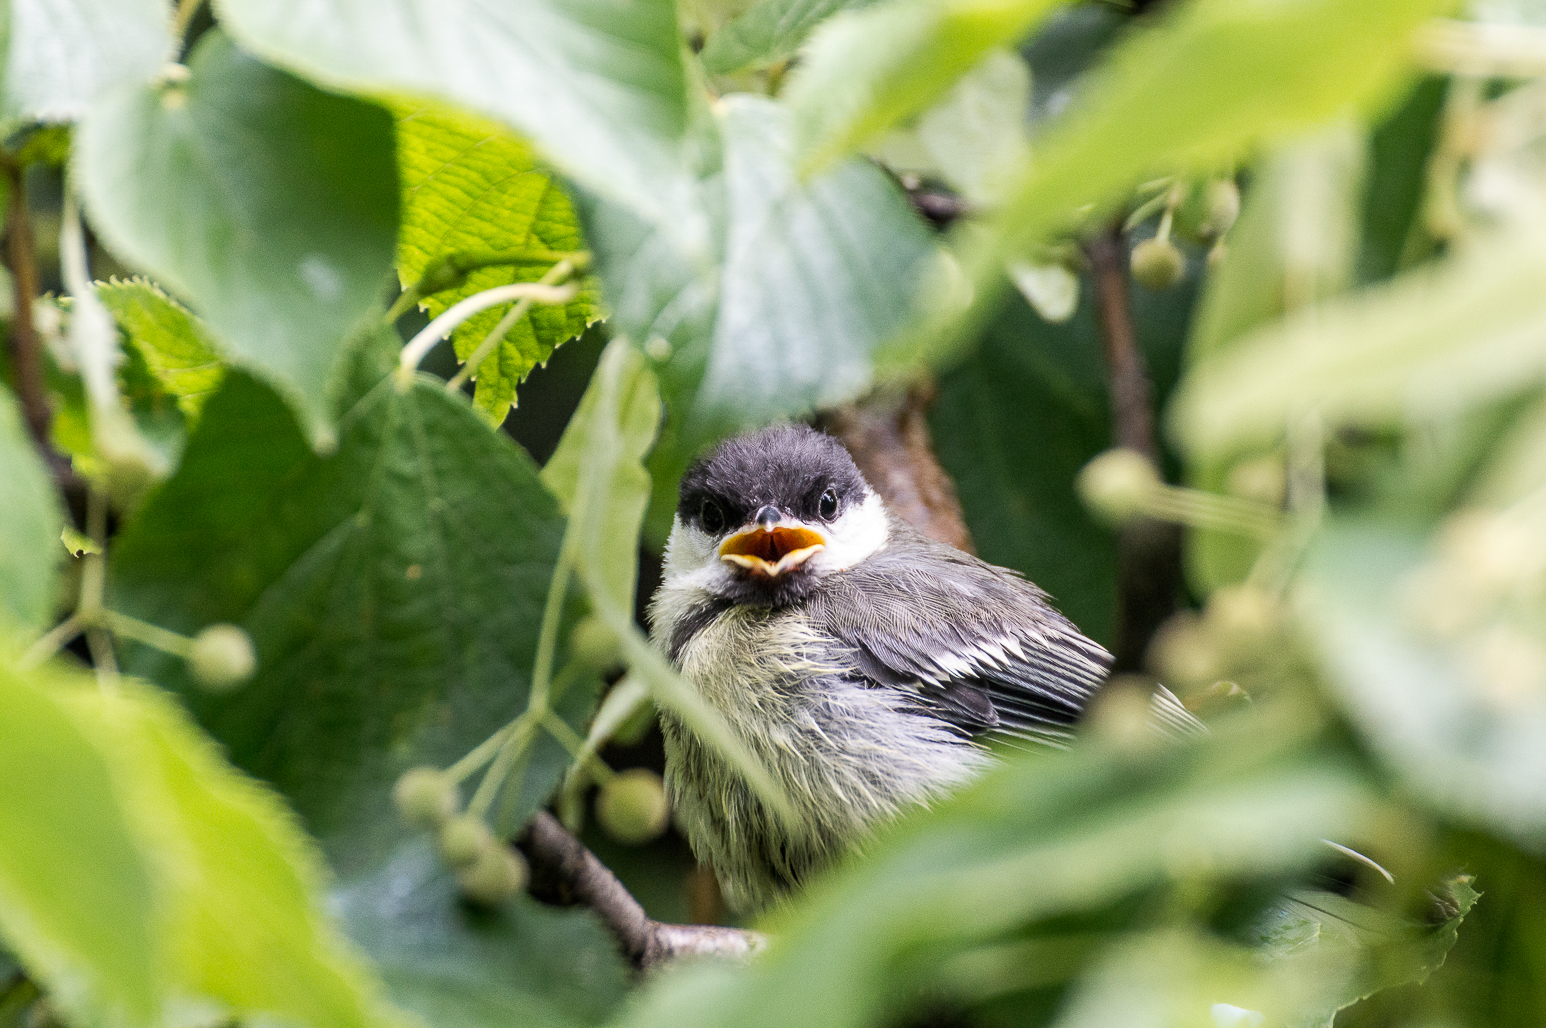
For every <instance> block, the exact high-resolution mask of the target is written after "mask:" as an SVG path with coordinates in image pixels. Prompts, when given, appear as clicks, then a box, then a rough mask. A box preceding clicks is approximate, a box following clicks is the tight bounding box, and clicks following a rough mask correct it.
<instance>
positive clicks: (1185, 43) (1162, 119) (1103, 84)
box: [975, 0, 1454, 281]
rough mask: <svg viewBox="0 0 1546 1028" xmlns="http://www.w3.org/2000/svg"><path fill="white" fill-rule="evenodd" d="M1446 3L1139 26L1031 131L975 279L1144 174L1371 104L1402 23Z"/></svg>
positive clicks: (1220, 6) (1381, 91)
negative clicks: (1076, 94) (1028, 157)
mask: <svg viewBox="0 0 1546 1028" xmlns="http://www.w3.org/2000/svg"><path fill="white" fill-rule="evenodd" d="M1453 6H1454V4H1453V2H1452V0H1370V2H1368V3H1365V4H1363V5H1362V6H1361V7H1360V9H1359V17H1358V18H1357V19H1356V20H1355V21H1349V20H1348V19H1347V18H1346V9H1345V7H1344V5H1343V4H1341V3H1338V2H1336V0H1304V2H1299V3H1291V4H1284V3H1279V2H1277V0H1197V2H1195V3H1191V4H1188V5H1185V6H1182V7H1178V8H1176V9H1175V10H1174V11H1172V12H1171V13H1170V16H1169V17H1168V18H1165V19H1163V20H1160V21H1157V22H1155V23H1153V24H1152V25H1151V26H1150V27H1149V28H1147V29H1146V30H1144V31H1137V32H1134V33H1133V34H1132V35H1131V36H1130V37H1129V38H1128V39H1127V40H1126V41H1125V42H1123V43H1122V44H1121V45H1120V46H1119V47H1118V48H1117V49H1116V50H1114V51H1113V53H1112V56H1111V57H1110V59H1109V60H1108V61H1107V62H1106V63H1105V64H1104V65H1103V66H1102V67H1101V69H1100V70H1099V71H1098V72H1097V73H1096V75H1097V77H1096V78H1094V79H1092V80H1091V81H1090V82H1089V83H1088V85H1087V86H1086V88H1084V89H1083V90H1082V92H1081V95H1080V98H1079V101H1078V103H1077V104H1075V105H1074V106H1073V107H1071V108H1070V109H1069V110H1068V111H1067V112H1065V113H1064V114H1063V116H1062V117H1060V118H1059V119H1057V120H1056V121H1054V122H1051V123H1049V124H1048V125H1047V127H1046V129H1045V131H1044V132H1043V133H1042V134H1040V135H1039V136H1038V139H1037V145H1036V160H1035V161H1034V162H1033V163H1031V164H1030V165H1028V166H1027V167H1026V168H1025V170H1024V172H1023V173H1022V175H1021V177H1020V179H1019V181H1018V183H1017V185H1016V187H1015V188H1014V190H1013V191H1012V198H1011V200H1010V202H1009V204H1008V207H1007V209H1006V211H1005V214H1004V216H1003V218H1002V220H1001V222H1000V228H1001V230H1002V232H1003V233H1004V235H1003V236H1002V237H997V238H994V237H990V241H989V243H988V244H987V245H986V246H984V247H983V248H981V249H980V250H978V252H977V253H976V255H975V260H976V264H975V269H976V271H977V273H978V275H979V277H980V280H984V281H986V280H988V279H989V278H990V277H996V276H998V274H999V269H1000V268H1001V267H1002V265H1003V260H1004V258H1005V257H1008V256H1018V255H1022V254H1023V253H1024V252H1025V251H1027V250H1028V249H1029V248H1030V247H1032V246H1033V245H1034V244H1036V243H1038V242H1040V241H1042V240H1043V239H1045V238H1046V237H1047V236H1048V235H1049V234H1050V233H1053V232H1055V231H1057V230H1058V229H1060V228H1062V227H1064V226H1065V225H1067V224H1068V222H1069V220H1070V218H1072V217H1073V216H1074V214H1075V212H1076V211H1079V210H1080V208H1082V207H1084V206H1085V205H1088V204H1095V205H1096V207H1097V208H1102V207H1104V206H1105V205H1107V204H1110V203H1111V202H1113V201H1114V200H1116V198H1117V197H1118V196H1120V195H1122V194H1123V193H1124V192H1125V191H1126V190H1128V189H1130V188H1131V187H1132V186H1133V184H1134V183H1136V182H1138V181H1140V180H1142V179H1143V178H1144V177H1145V176H1148V175H1153V174H1174V173H1176V172H1178V171H1182V170H1185V169H1199V170H1212V169H1214V168H1217V167H1219V166H1221V165H1226V166H1227V165H1228V164H1229V163H1231V162H1233V161H1234V160H1235V159H1237V158H1238V157H1239V156H1240V155H1241V154H1243V153H1246V152H1248V150H1249V148H1250V147H1251V146H1253V145H1254V144H1256V143H1257V142H1258V141H1259V140H1262V139H1272V138H1275V137H1283V136H1286V135H1288V134H1290V133H1293V132H1299V131H1303V130H1304V129H1306V128H1309V127H1311V126H1314V125H1318V124H1322V123H1324V122H1326V121H1328V120H1331V119H1334V118H1338V117H1342V116H1345V115H1347V114H1349V113H1354V112H1357V111H1359V110H1368V109H1371V108H1374V107H1376V106H1378V104H1379V103H1381V102H1382V101H1383V100H1385V99H1386V98H1387V97H1388V95H1389V93H1390V91H1391V89H1392V87H1393V85H1394V83H1396V82H1397V81H1399V76H1400V74H1401V72H1402V71H1403V69H1404V67H1405V60H1406V58H1405V55H1406V54H1407V52H1408V48H1407V40H1408V38H1409V37H1410V36H1411V34H1412V33H1413V32H1414V31H1415V30H1416V29H1417V28H1418V26H1420V25H1422V24H1423V23H1424V22H1425V21H1426V20H1427V19H1428V18H1430V17H1432V16H1433V15H1435V14H1438V13H1442V12H1444V11H1447V10H1449V9H1451V8H1452V7H1453Z"/></svg>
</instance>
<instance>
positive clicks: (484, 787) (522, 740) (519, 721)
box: [467, 710, 536, 817]
mask: <svg viewBox="0 0 1546 1028" xmlns="http://www.w3.org/2000/svg"><path fill="white" fill-rule="evenodd" d="M535 726H536V717H534V716H533V714H532V712H531V711H530V710H528V711H527V712H526V713H524V714H522V715H521V716H520V717H518V718H516V719H515V720H514V721H513V722H512V723H511V725H510V735H509V737H508V738H506V739H505V741H504V744H503V745H501V746H500V747H499V753H498V754H496V755H495V757H494V762H493V763H492V764H490V765H489V769H488V770H487V771H485V772H484V773H483V780H482V781H481V782H479V783H478V789H477V791H476V792H474V793H473V794H472V799H471V800H470V801H469V802H468V804H467V813H469V814H471V815H472V816H473V817H483V816H484V815H485V814H487V813H488V809H489V807H490V806H492V805H493V803H494V797H495V796H497V795H499V787H500V786H501V785H503V784H504V783H505V776H506V775H507V774H508V773H509V770H510V765H511V764H512V763H514V762H515V758H516V757H518V756H520V755H521V754H522V753H524V752H525V751H526V744H527V743H529V742H530V741H531V736H532V729H533V728H534V727H535Z"/></svg>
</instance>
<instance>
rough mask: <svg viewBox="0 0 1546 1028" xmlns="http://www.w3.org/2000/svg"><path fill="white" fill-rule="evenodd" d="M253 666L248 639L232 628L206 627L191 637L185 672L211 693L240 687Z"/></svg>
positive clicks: (223, 626) (235, 628)
mask: <svg viewBox="0 0 1546 1028" xmlns="http://www.w3.org/2000/svg"><path fill="white" fill-rule="evenodd" d="M257 667H258V656H257V654H256V653H255V652H254V651H253V648H252V636H250V635H248V634H247V633H246V631H245V630H244V629H242V628H240V627H238V626H236V625H226V624H220V625H210V626H209V627H208V628H206V629H204V630H203V631H202V632H200V633H199V634H198V635H196V636H194V637H193V647H192V649H190V650H189V651H188V670H189V671H191V672H192V673H193V677H194V678H195V679H197V680H198V683H199V684H200V685H202V686H204V688H206V689H208V690H210V691H211V692H225V691H226V690H228V689H232V688H235V687H236V686H238V685H241V684H242V683H243V682H245V681H246V680H247V679H249V678H251V677H252V673H253V672H254V671H256V670H257Z"/></svg>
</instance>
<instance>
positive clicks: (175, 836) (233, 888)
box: [55, 680, 393, 1026]
mask: <svg viewBox="0 0 1546 1028" xmlns="http://www.w3.org/2000/svg"><path fill="white" fill-rule="evenodd" d="M59 700H60V701H61V702H62V704H63V705H65V706H66V709H69V710H70V711H71V712H72V713H73V714H74V715H75V717H76V719H77V723H79V724H80V725H81V726H82V727H83V728H84V729H86V730H87V731H88V732H89V734H90V735H91V736H92V737H93V739H94V741H95V742H96V743H97V745H98V746H99V747H101V750H102V752H103V753H104V754H105V755H106V756H107V757H108V758H109V759H110V760H111V761H112V767H113V769H114V772H115V778H116V785H117V791H118V794H119V796H120V799H121V802H122V803H123V805H124V809H125V812H126V813H127V815H128V817H129V820H130V824H131V826H132V827H133V829H134V831H135V832H136V834H137V835H138V837H139V840H140V844H141V847H142V849H143V850H144V851H145V852H146V853H147V854H148V855H149V856H150V859H151V863H152V866H154V867H155V868H156V870H157V872H158V875H157V884H158V892H159V894H160V895H159V897H158V898H159V903H158V911H157V913H158V916H159V917H160V918H161V919H162V921H161V930H160V931H159V932H158V933H157V940H156V941H157V943H158V944H159V946H160V947H161V949H162V953H161V956H162V958H163V959H164V960H165V961H166V967H167V974H168V976H169V979H170V981H171V982H172V983H175V984H174V988H175V989H176V990H177V991H178V992H181V993H183V994H185V995H188V996H191V997H196V998H198V999H202V1000H205V1001H210V1000H212V1001H215V1003H216V1004H218V1006H219V1007H220V1008H223V1009H222V1010H221V1011H220V1012H221V1013H222V1014H227V1015H230V1016H239V1017H242V1018H243V1019H246V1018H252V1017H259V1018H264V1017H270V1018H281V1019H285V1020H289V1021H293V1022H295V1023H298V1024H306V1025H313V1026H324V1025H326V1026H335V1025H336V1026H347V1025H357V1026H364V1025H379V1024H383V1023H390V1021H391V1020H392V1019H393V1018H392V1017H391V1016H390V1015H389V1012H388V1010H387V1009H386V1008H385V1007H384V1006H383V1005H382V1004H381V1002H380V1000H379V998H378V996H377V993H378V991H379V988H380V987H379V985H378V984H377V983H376V982H374V981H372V980H371V979H370V978H369V977H368V975H367V972H366V970H365V967H364V965H363V964H362V962H361V961H360V960H359V959H358V957H357V956H356V955H355V954H354V953H353V952H352V951H351V949H350V948H349V947H348V946H347V944H346V943H345V942H344V940H343V937H342V935H341V934H340V933H339V932H338V930H337V928H336V927H334V925H333V924H332V923H331V921H330V920H329V919H328V918H327V917H326V916H325V915H324V914H323V912H322V910H321V907H320V904H319V897H318V895H317V891H318V888H319V886H320V885H321V884H322V869H321V862H320V860H319V858H318V855H317V854H316V853H315V852H314V850H313V849H312V844H311V842H310V840H308V839H307V838H306V837H305V836H304V835H303V834H302V832H301V831H300V829H299V828H298V826H297V825H296V824H295V820H294V815H293V814H291V812H290V811H289V809H288V808H287V807H285V805H284V804H283V803H282V802H281V801H280V800H279V798H278V797H277V796H275V795H274V794H272V793H271V792H269V791H268V790H267V789H264V788H263V787H261V786H259V785H257V784H256V783H254V782H252V781H250V780H248V779H247V778H245V777H244V776H242V775H240V774H239V773H237V772H236V771H235V770H234V769H232V768H231V767H230V765H228V764H227V763H226V762H225V760H224V759H223V758H222V757H221V756H220V754H219V752H218V750H217V748H216V747H215V745H214V743H213V742H212V740H210V739H209V738H207V737H206V736H204V735H203V733H201V732H200V731H198V729H197V728H195V727H194V726H193V725H192V724H191V723H190V722H189V721H188V719H187V715H186V714H185V713H184V712H183V711H182V709H181V708H180V707H178V706H177V705H176V704H174V703H173V702H172V701H171V700H170V699H169V698H168V697H166V696H165V695H164V694H161V693H159V692H156V691H152V690H150V689H148V688H145V687H143V686H139V685H136V684H134V683H131V682H125V683H123V684H122V685H120V686H119V688H118V689H117V690H114V691H110V692H102V691H100V690H99V689H98V688H97V687H96V685H95V683H92V682H90V681H89V680H87V681H81V682H79V683H77V684H76V685H75V686H74V688H72V689H70V690H69V691H61V693H60V695H59ZM55 816H56V817H57V816H58V814H56V815H55ZM98 916H100V915H98Z"/></svg>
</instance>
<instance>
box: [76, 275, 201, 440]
mask: <svg viewBox="0 0 1546 1028" xmlns="http://www.w3.org/2000/svg"><path fill="white" fill-rule="evenodd" d="M97 297H98V299H100V300H101V301H102V305H103V306H104V307H106V308H107V309H108V311H109V312H110V313H111V314H112V315H113V320H114V321H116V322H117V323H118V327H119V328H120V329H122V330H123V333H124V335H126V336H128V340H129V345H130V346H131V347H133V348H134V349H135V350H136V351H138V353H139V355H140V357H141V358H143V359H144V361H145V365H146V367H147V368H148V369H149V370H150V372H151V374H152V375H154V376H155V378H156V381H157V382H158V383H160V385H161V387H162V388H164V389H165V390H166V391H167V392H169V393H171V394H172V395H173V396H175V397H177V405H178V406H179V407H180V408H182V410H183V412H184V413H186V414H191V415H197V414H198V412H199V411H200V410H201V409H202V408H203V406H204V401H205V400H206V399H207V398H208V397H209V396H210V394H211V393H213V392H214V391H215V389H217V388H218V387H219V385H220V379H221V376H222V374H223V373H224V372H223V368H222V365H221V362H220V354H219V352H218V350H217V344H216V342H215V339H214V337H213V336H212V335H211V333H210V331H209V328H208V326H206V325H205V324H204V323H203V322H202V321H200V320H199V319H198V318H197V317H195V316H194V315H193V314H192V313H190V312H189V311H188V309H187V308H186V307H184V306H183V305H182V304H180V303H178V302H177V301H176V300H174V299H172V298H171V297H169V296H167V295H166V294H165V293H164V292H162V291H161V290H160V289H159V288H158V287H157V286H156V285H155V284H154V283H152V282H147V281H144V280H143V279H134V280H132V281H128V282H119V281H113V282H98V283H97Z"/></svg>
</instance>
